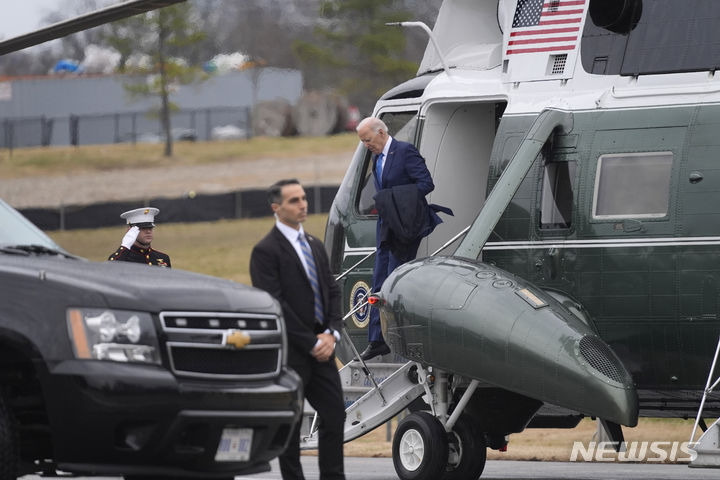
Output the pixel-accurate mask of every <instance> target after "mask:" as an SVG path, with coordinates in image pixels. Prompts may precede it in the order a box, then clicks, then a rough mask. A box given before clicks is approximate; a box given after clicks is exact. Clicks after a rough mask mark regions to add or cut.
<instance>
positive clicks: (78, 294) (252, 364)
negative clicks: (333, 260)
mask: <svg viewBox="0 0 720 480" xmlns="http://www.w3.org/2000/svg"><path fill="white" fill-rule="evenodd" d="M285 355H286V339H285V331H284V326H283V320H282V314H281V310H280V308H279V306H278V304H277V302H275V301H274V300H273V299H272V297H271V296H270V295H268V294H267V293H265V292H262V291H260V290H257V289H254V288H251V287H247V286H244V285H240V284H237V283H234V282H231V281H227V280H221V279H218V278H213V277H208V276H203V275H198V274H193V273H189V272H183V271H178V270H170V269H164V268H154V267H147V266H144V265H139V264H130V263H124V262H105V263H98V262H90V261H87V260H84V259H80V258H78V257H75V256H72V255H70V254H69V253H67V252H65V251H64V250H63V249H62V248H60V247H59V246H58V245H56V244H55V243H54V242H53V241H52V240H51V239H50V238H48V237H47V236H46V235H45V234H44V233H43V232H41V231H40V230H38V229H37V228H36V227H35V226H34V225H32V224H31V223H30V222H29V221H28V220H27V219H25V218H24V217H23V216H22V215H20V214H19V213H18V212H17V211H15V210H14V209H13V208H12V207H10V206H9V205H7V204H6V203H4V202H2V200H0V480H7V479H15V478H17V476H19V475H24V474H26V473H31V472H43V471H44V472H46V473H48V472H54V471H55V470H61V471H64V472H72V473H77V474H85V475H88V474H90V475H92V474H105V475H108V474H109V475H125V478H143V477H148V476H151V477H153V478H157V477H161V478H162V477H168V478H182V477H196V478H232V477H233V476H235V475H238V474H247V473H254V472H259V471H265V470H268V469H269V463H268V462H269V461H270V460H271V459H272V458H274V457H276V456H277V455H279V454H280V453H281V452H282V451H283V449H284V448H285V446H286V445H287V441H288V437H289V435H290V434H291V432H292V430H293V426H294V423H295V422H296V421H298V419H299V416H300V414H301V405H302V391H301V386H300V385H301V384H300V381H299V378H298V376H297V375H296V374H295V373H294V372H293V371H292V370H288V369H287V366H286V361H285Z"/></svg>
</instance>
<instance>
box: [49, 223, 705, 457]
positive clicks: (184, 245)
mask: <svg viewBox="0 0 720 480" xmlns="http://www.w3.org/2000/svg"><path fill="white" fill-rule="evenodd" d="M273 222H274V219H273V218H272V217H266V218H259V219H243V220H223V221H218V222H205V223H185V224H166V225H163V224H159V226H158V227H157V228H156V234H155V240H154V242H153V245H154V246H155V247H156V248H157V249H159V250H162V251H164V252H166V253H167V254H169V255H170V257H171V259H172V263H173V266H174V268H179V269H182V270H189V271H193V272H198V273H204V274H208V275H214V276H218V277H223V278H227V279H231V280H234V281H238V282H241V283H245V284H249V283H250V277H249V273H248V268H249V260H250V251H251V249H252V246H253V245H254V244H255V243H256V242H257V241H258V240H260V239H261V238H262V237H263V236H264V235H265V234H266V233H267V231H268V230H269V229H270V228H271V227H272V225H273ZM325 222H326V216H325V215H311V216H310V217H309V218H308V220H307V222H306V223H305V228H306V230H307V231H308V232H310V233H313V234H314V235H316V236H319V237H320V238H322V237H323V234H324V229H325ZM48 233H49V234H50V236H51V237H52V238H53V239H54V240H55V241H56V242H57V243H58V244H60V245H61V246H62V247H64V248H65V249H66V250H68V251H70V252H71V253H74V254H76V255H80V256H83V257H85V258H88V259H90V260H96V261H102V260H105V259H106V258H107V257H108V255H109V254H110V253H112V252H113V251H115V249H116V248H117V247H118V246H119V244H120V240H121V239H122V236H123V235H124V233H125V228H124V226H122V225H118V226H117V227H112V228H100V229H94V230H71V231H64V232H60V231H57V232H48ZM396 426H397V420H394V421H392V422H391V428H392V429H393V430H394V428H395V427H396ZM691 430H692V420H679V419H672V420H659V419H641V420H640V424H639V426H638V427H636V428H632V429H629V428H626V429H624V432H625V438H626V440H628V441H639V442H642V441H664V442H673V441H678V442H685V441H687V440H688V438H689V436H690V432H691ZM595 431H596V424H595V422H593V421H591V420H583V421H582V422H581V423H580V425H579V426H578V427H576V428H574V429H562V430H561V429H528V430H525V431H524V432H522V433H519V434H514V435H512V436H511V437H510V444H509V446H508V451H507V452H504V453H501V452H496V451H489V453H488V456H489V458H491V459H508V460H558V461H567V460H568V459H569V457H570V452H571V450H572V445H573V442H574V441H581V442H584V443H585V444H586V445H587V442H590V441H592V440H593V434H594V433H595ZM386 432H387V429H386V427H385V426H383V427H380V428H378V429H376V430H375V431H373V432H371V433H369V434H367V435H365V436H364V437H361V438H359V439H358V440H355V441H353V442H350V443H348V444H347V445H346V446H345V451H346V455H348V456H390V454H391V442H388V441H386ZM668 448H669V446H668Z"/></svg>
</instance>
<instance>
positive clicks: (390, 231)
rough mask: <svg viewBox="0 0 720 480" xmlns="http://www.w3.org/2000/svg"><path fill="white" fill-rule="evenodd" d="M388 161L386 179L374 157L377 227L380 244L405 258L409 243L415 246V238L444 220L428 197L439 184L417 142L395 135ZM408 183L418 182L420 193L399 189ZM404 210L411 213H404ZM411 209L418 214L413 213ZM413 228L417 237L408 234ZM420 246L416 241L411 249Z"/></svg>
mask: <svg viewBox="0 0 720 480" xmlns="http://www.w3.org/2000/svg"><path fill="white" fill-rule="evenodd" d="M384 162H385V163H384V166H383V172H382V182H380V181H379V180H378V178H377V170H376V168H375V167H376V166H377V156H376V157H375V158H374V159H373V178H374V179H375V188H376V189H377V192H378V193H376V194H375V205H376V207H378V212H379V214H380V218H379V221H378V224H377V229H376V237H375V238H376V246H377V247H378V248H380V246H381V245H383V246H385V247H386V248H387V247H390V249H391V251H392V252H393V254H394V255H395V256H396V257H398V258H402V257H404V256H405V255H404V254H405V250H406V249H407V248H408V247H412V245H413V244H414V243H415V241H418V240H419V239H420V238H422V237H423V236H425V235H428V234H429V233H430V232H431V231H432V229H434V228H435V225H437V224H438V223H441V222H442V220H440V218H439V217H438V216H437V214H436V213H435V211H434V210H433V209H429V208H428V205H427V202H426V201H425V195H427V194H428V193H430V192H432V191H433V190H434V189H435V184H434V183H433V181H432V177H431V176H430V171H429V170H428V169H427V165H425V159H424V158H423V157H422V156H421V155H420V152H418V151H417V149H416V148H415V146H414V145H412V144H411V143H407V142H401V141H399V140H395V139H394V138H393V140H392V142H391V143H390V148H389V150H388V155H387V158H385V160H384ZM408 185H415V187H416V188H417V195H416V196H411V195H405V194H403V193H402V191H403V189H400V190H399V191H395V190H397V188H398V187H407V186H408ZM393 191H395V193H394V194H393V193H392V192H393ZM405 192H407V190H405ZM398 195H399V196H398ZM415 210H418V211H417V212H415ZM403 211H404V212H405V213H406V214H407V215H403V214H402V212H403ZM411 211H412V212H415V213H416V214H415V215H409V213H410V212H411ZM451 214H452V213H451ZM410 217H412V218H410ZM401 232H402V233H401ZM409 232H416V233H417V237H416V238H415V241H412V240H410V239H409V238H408V236H407V233H409ZM416 248H417V244H416V243H415V246H414V247H412V248H411V250H412V251H414V250H415V249H416ZM413 256H414V254H413Z"/></svg>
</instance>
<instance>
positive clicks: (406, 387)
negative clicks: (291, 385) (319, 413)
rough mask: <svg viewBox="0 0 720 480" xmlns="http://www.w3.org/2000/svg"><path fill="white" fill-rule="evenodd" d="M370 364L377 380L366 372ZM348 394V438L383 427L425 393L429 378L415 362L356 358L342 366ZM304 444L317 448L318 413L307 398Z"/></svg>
mask: <svg viewBox="0 0 720 480" xmlns="http://www.w3.org/2000/svg"><path fill="white" fill-rule="evenodd" d="M365 368H367V369H368V371H369V373H371V374H372V377H373V378H374V381H375V382H377V388H375V386H374V385H373V380H371V378H370V377H369V376H368V375H367V374H366V372H365V371H364V369H365ZM340 381H341V383H342V387H343V396H344V398H345V405H346V409H345V414H346V417H345V442H349V441H350V440H354V439H356V438H358V437H360V436H362V435H364V434H366V433H368V432H369V431H371V430H373V429H375V428H376V427H379V426H380V425H382V424H383V423H385V422H387V421H388V420H390V419H391V418H393V417H394V416H396V415H397V414H398V413H400V412H402V411H403V410H404V409H405V408H407V407H408V405H410V404H411V403H412V402H413V401H415V400H416V399H417V398H419V397H420V396H422V395H423V394H424V393H425V389H426V386H425V379H424V378H423V375H422V374H419V372H418V366H417V364H416V363H415V362H407V363H404V364H403V363H365V366H363V364H362V363H361V362H358V361H353V362H350V363H348V364H347V365H345V366H344V367H343V368H341V369H340ZM300 431H301V439H300V448H301V449H303V450H307V449H316V448H317V434H318V432H317V417H316V415H315V411H314V410H313V409H312V407H311V406H310V405H309V404H308V402H305V411H304V414H303V425H302V427H301V430H300Z"/></svg>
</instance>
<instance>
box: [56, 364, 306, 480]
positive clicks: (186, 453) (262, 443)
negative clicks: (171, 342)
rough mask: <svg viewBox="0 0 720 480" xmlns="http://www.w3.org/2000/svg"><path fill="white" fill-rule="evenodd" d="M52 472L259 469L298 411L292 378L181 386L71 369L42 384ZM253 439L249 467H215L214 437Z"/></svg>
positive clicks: (147, 376) (162, 375)
mask: <svg viewBox="0 0 720 480" xmlns="http://www.w3.org/2000/svg"><path fill="white" fill-rule="evenodd" d="M43 385H44V388H45V389H46V391H45V392H44V393H45V398H46V399H47V400H46V402H47V408H48V415H49V419H50V424H51V431H52V440H53V447H54V452H55V455H54V456H55V461H56V464H57V467H58V468H59V469H61V470H64V471H69V472H74V473H85V474H114V475H117V474H121V475H122V474H125V475H127V474H136V475H140V474H142V475H163V476H171V477H178V478H181V477H201V478H214V477H228V476H234V475H240V474H247V473H254V472H258V471H263V470H267V468H268V462H269V461H270V460H271V459H273V458H275V457H277V456H278V455H279V454H280V453H282V452H283V450H284V449H285V447H286V446H287V442H288V439H289V435H290V433H291V432H292V430H293V426H294V424H295V422H297V421H299V417H300V414H301V407H302V388H301V382H300V379H299V377H298V376H297V375H296V374H295V373H294V372H292V371H291V370H282V371H281V373H280V375H279V376H278V377H276V378H273V379H270V380H263V381H246V382H240V381H233V382H229V381H222V382H221V381H217V380H212V381H211V380H208V381H205V380H199V379H194V380H180V379H178V378H176V377H175V376H173V375H172V374H171V373H170V372H168V371H167V370H165V369H164V368H161V367H156V366H145V365H131V364H118V363H114V362H103V361H78V360H71V361H66V362H62V363H60V364H58V365H57V366H56V367H55V368H53V369H51V370H50V372H49V374H48V378H47V379H46V381H45V382H43ZM228 427H232V428H250V429H252V430H253V437H252V446H251V450H250V458H249V460H248V461H243V462H218V461H215V455H216V452H217V449H218V444H219V442H220V438H221V435H222V432H223V429H225V428H228Z"/></svg>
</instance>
